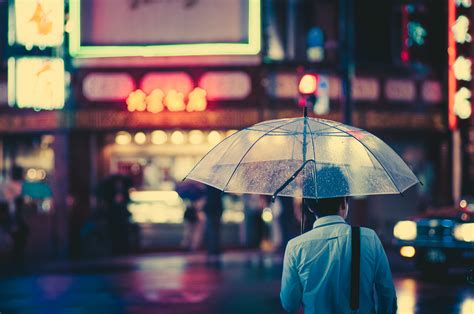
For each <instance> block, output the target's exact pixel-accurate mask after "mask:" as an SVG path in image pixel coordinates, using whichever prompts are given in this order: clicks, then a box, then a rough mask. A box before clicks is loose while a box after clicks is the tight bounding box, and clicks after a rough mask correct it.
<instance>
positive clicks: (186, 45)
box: [69, 0, 261, 58]
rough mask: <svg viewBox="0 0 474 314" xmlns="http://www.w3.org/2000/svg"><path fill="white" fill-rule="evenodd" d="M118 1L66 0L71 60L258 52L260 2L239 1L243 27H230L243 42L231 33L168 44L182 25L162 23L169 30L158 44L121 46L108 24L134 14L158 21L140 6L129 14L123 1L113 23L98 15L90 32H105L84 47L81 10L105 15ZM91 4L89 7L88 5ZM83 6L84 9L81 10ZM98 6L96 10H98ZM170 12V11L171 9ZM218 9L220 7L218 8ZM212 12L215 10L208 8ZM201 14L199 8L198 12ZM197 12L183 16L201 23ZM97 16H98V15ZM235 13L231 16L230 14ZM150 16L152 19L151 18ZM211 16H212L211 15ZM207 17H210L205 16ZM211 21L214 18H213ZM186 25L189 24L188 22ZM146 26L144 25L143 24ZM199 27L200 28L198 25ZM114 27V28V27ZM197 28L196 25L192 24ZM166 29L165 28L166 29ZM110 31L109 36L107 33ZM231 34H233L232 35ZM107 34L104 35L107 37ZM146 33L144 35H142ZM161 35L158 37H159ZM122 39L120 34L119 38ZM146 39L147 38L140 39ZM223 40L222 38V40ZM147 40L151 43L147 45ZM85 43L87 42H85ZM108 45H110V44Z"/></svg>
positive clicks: (206, 3)
mask: <svg viewBox="0 0 474 314" xmlns="http://www.w3.org/2000/svg"><path fill="white" fill-rule="evenodd" d="M118 2H119V1H117V2H116V1H100V0H97V1H95V2H93V1H81V0H70V1H69V16H70V19H69V23H70V40H69V53H70V55H71V56H73V57H78V58H83V57H84V58H88V57H129V56H209V55H256V54H258V53H259V52H260V48H261V12H260V11H261V8H260V2H261V0H247V1H243V2H244V3H245V5H243V6H240V3H241V2H240V1H236V2H235V3H236V4H237V5H239V6H238V8H239V9H242V10H244V9H246V10H247V12H246V14H245V15H246V21H247V25H234V26H233V27H232V29H233V30H234V31H235V30H237V31H240V30H241V29H242V27H245V28H246V31H245V34H242V35H243V37H244V38H245V40H243V41H242V38H241V37H239V39H238V40H236V35H235V34H233V33H231V34H228V36H227V37H229V39H225V40H222V39H216V38H222V34H221V35H219V36H217V37H216V38H214V39H209V40H207V39H206V37H205V36H204V37H203V38H201V39H200V40H195V41H192V40H190V39H186V40H183V41H181V42H178V43H170V42H169V39H168V38H167V36H168V35H169V34H168V33H172V31H175V30H178V29H182V28H183V25H182V23H183V21H181V22H179V23H180V24H179V25H178V24H176V25H175V26H179V27H174V29H173V27H171V28H169V25H170V24H166V22H165V21H164V20H163V21H160V22H162V23H165V24H164V27H162V28H163V29H171V30H170V31H164V32H162V35H163V36H162V37H163V38H161V40H159V41H158V43H156V41H153V39H151V37H150V38H148V39H144V40H143V41H140V42H134V45H130V44H128V45H127V44H121V42H120V40H117V38H119V39H120V38H121V37H123V36H121V35H120V34H119V36H117V34H116V33H114V30H115V31H116V29H117V27H114V26H113V25H112V24H114V23H116V21H117V20H121V22H120V23H121V24H123V23H122V22H123V19H124V18H126V19H127V20H130V19H136V17H137V16H140V15H139V14H138V13H136V14H135V12H139V13H140V14H142V16H143V14H145V15H146V16H150V17H151V18H154V19H155V20H160V19H159V18H157V17H156V14H158V13H157V11H154V10H149V9H147V8H145V9H143V8H142V6H140V7H138V8H136V10H131V9H129V8H127V7H126V6H127V4H126V3H124V2H125V1H120V2H121V4H120V6H122V7H123V9H122V8H121V9H120V10H118V11H120V12H122V13H123V14H124V17H122V18H119V19H117V18H116V17H113V18H111V17H107V16H104V15H101V20H100V21H99V20H98V22H101V23H102V22H103V24H101V25H102V27H99V28H98V29H97V30H94V32H97V31H99V32H102V31H101V30H106V29H107V31H103V32H102V33H101V34H100V35H101V36H102V37H103V38H102V37H101V39H100V40H98V42H99V43H98V44H90V43H88V44H85V43H84V42H83V38H84V35H85V34H86V33H87V28H86V27H84V26H83V25H81V10H84V8H87V5H89V6H91V7H92V8H93V9H90V10H89V11H86V12H85V14H92V13H93V12H94V11H92V12H91V10H97V12H99V11H100V10H102V11H104V12H106V11H107V8H108V7H107V6H111V5H114V6H117V5H119V4H118ZM176 2H177V1H169V2H158V1H156V2H151V1H146V2H144V3H145V4H148V5H162V6H163V7H166V8H172V6H176ZM91 3H92V4H91ZM210 4H212V5H213V6H215V4H220V2H215V3H214V4H213V3H212V2H210ZM210 4H209V2H205V1H202V2H200V3H199V5H200V6H206V5H210ZM84 5H86V6H84ZM98 5H100V7H99V6H98ZM165 5H166V6H165ZM173 8H174V7H173ZM221 8H222V7H221ZM212 9H215V8H211V10H212ZM200 10H201V11H202V8H201V9H200ZM102 11H100V12H99V13H101V12H102ZM201 11H199V10H198V9H195V10H191V9H189V7H188V10H187V11H186V14H192V12H195V13H194V14H195V18H196V19H197V18H199V19H201V21H202V20H205V19H206V16H200V15H199V12H201ZM214 11H215V10H212V12H211V11H209V10H207V14H214V13H213V12H214ZM180 12H185V11H183V10H182V9H181V10H179V11H171V14H166V15H165V16H163V18H166V19H167V20H168V17H170V16H172V17H174V14H176V13H180ZM99 13H98V14H99ZM234 13H235V12H234ZM153 14H154V16H153ZM214 15H215V14H214ZM125 16H128V17H130V18H127V17H125ZM209 16H210V15H209ZM214 18H215V17H214ZM176 21H179V19H175V20H174V21H173V22H174V23H176ZM196 21H197V22H196V23H199V22H198V21H199V20H196ZM188 23H189V21H188ZM143 24H146V23H143ZM201 24H204V22H202V23H201ZM114 25H115V24H114ZM196 25H198V24H196ZM167 27H168V28H167ZM109 29H110V32H108V30H109ZM214 29H215V30H218V29H219V28H218V27H217V28H215V27H214ZM223 29H227V28H226V27H223V28H222V27H221V28H220V30H223ZM208 30H209V32H205V31H200V32H199V31H198V29H196V30H193V29H186V32H182V33H181V35H183V34H184V35H186V34H188V33H189V34H192V33H193V31H194V32H197V33H198V34H200V36H203V34H207V33H210V32H211V31H212V29H208ZM234 31H233V32H234ZM107 32H108V33H107ZM124 32H128V34H130V33H131V31H130V29H129V30H125V31H124ZM142 33H146V32H142ZM152 33H154V34H155V35H156V34H159V33H160V32H158V31H157V28H156V27H154V28H153V32H152ZM160 34H161V33H160ZM122 35H123V34H122ZM92 37H94V38H95V37H100V36H98V35H97V34H93V35H92ZM137 37H139V34H135V36H132V38H134V40H138V38H137ZM144 37H147V36H144ZM104 38H106V39H113V40H112V41H111V40H106V39H104ZM224 38H226V37H224ZM150 39H151V41H150ZM86 42H87V41H86ZM101 42H107V43H109V44H102V43H101ZM111 42H112V43H111ZM110 43H111V44H110Z"/></svg>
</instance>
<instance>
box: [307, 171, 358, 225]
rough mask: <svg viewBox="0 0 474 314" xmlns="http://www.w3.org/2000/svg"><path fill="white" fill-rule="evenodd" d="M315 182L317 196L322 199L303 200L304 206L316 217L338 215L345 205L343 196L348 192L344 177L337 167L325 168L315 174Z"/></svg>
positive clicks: (347, 184)
mask: <svg viewBox="0 0 474 314" xmlns="http://www.w3.org/2000/svg"><path fill="white" fill-rule="evenodd" d="M316 181H317V191H318V196H321V197H323V198H320V199H311V198H305V199H304V202H305V204H306V206H308V208H309V209H310V210H311V211H312V212H313V213H314V214H315V215H316V216H318V217H324V216H328V215H337V214H339V209H341V207H344V206H343V205H344V204H345V197H344V196H345V195H348V194H349V192H350V188H349V183H348V181H347V178H346V176H345V175H344V174H343V173H342V171H341V169H340V168H339V167H335V166H326V167H322V168H321V169H320V170H319V171H318V172H317V173H316ZM331 196H335V197H331Z"/></svg>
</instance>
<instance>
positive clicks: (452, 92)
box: [448, 0, 472, 130]
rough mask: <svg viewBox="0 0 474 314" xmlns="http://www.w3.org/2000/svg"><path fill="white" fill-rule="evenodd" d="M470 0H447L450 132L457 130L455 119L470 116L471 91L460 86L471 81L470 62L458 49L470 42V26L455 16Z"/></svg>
mask: <svg viewBox="0 0 474 314" xmlns="http://www.w3.org/2000/svg"><path fill="white" fill-rule="evenodd" d="M471 5H472V3H471V1H470V0H449V2H448V27H449V28H448V123H449V128H450V129H451V130H455V129H456V128H457V118H460V119H467V118H469V117H470V116H471V114H472V108H471V101H470V98H471V91H470V90H469V89H468V88H466V87H463V86H461V87H460V88H458V87H459V86H458V85H460V84H462V81H465V82H470V81H471V80H472V61H471V60H470V58H469V57H466V56H463V54H462V53H461V52H459V50H458V47H457V45H459V48H463V47H464V46H465V45H467V44H468V43H470V42H471V41H472V37H471V35H470V34H469V25H470V24H471V22H470V20H469V18H468V17H467V16H466V15H459V16H457V12H456V11H457V8H456V7H460V8H461V7H463V8H469V7H471Z"/></svg>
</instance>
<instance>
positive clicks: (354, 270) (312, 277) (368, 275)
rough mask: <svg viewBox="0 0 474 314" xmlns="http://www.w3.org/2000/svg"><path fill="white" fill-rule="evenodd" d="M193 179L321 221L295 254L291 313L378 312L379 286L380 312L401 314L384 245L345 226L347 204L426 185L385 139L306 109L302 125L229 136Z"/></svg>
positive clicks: (288, 282) (287, 267) (288, 289)
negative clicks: (299, 209)
mask: <svg viewBox="0 0 474 314" xmlns="http://www.w3.org/2000/svg"><path fill="white" fill-rule="evenodd" d="M187 178H189V179H193V180H195V181H199V182H202V183H205V184H207V185H210V186H213V187H216V188H218V189H219V190H221V191H224V192H229V193H250V194H262V195H271V196H272V198H273V199H275V197H277V196H287V197H296V198H302V199H303V200H304V202H303V203H304V204H306V206H308V207H309V208H310V209H311V210H312V211H313V212H314V213H315V215H316V216H318V218H319V219H318V220H317V221H316V222H315V224H314V229H313V230H311V231H310V232H308V233H306V234H304V235H302V236H300V237H297V238H296V239H294V240H291V241H290V242H289V244H288V246H287V250H286V257H285V262H284V272H283V282H282V293H281V298H282V303H283V306H284V307H285V308H286V309H288V310H289V311H296V310H298V308H299V307H300V305H301V303H303V305H304V307H305V311H306V312H307V313H313V312H316V311H317V312H318V313H348V312H350V311H358V310H360V312H361V313H366V312H369V313H373V312H374V311H375V309H376V306H375V303H376V301H375V299H374V296H373V289H374V287H375V289H376V291H377V293H378V296H377V297H378V300H377V301H378V311H379V312H383V313H391V312H394V311H396V298H395V290H394V288H393V282H392V278H391V274H390V268H389V266H388V262H387V258H386V256H385V253H384V252H383V248H382V245H381V244H380V241H379V239H378V238H377V236H376V235H375V233H374V232H373V231H372V230H369V229H365V228H359V227H350V226H348V225H346V224H345V222H344V219H343V218H345V215H346V214H347V199H346V197H349V196H356V195H381V194H402V193H403V192H404V191H406V190H407V189H408V188H410V187H412V186H413V185H415V184H417V183H419V181H418V179H417V177H416V176H415V175H414V174H413V172H412V171H411V170H410V168H409V167H408V166H407V165H406V163H405V162H404V161H403V160H402V159H401V158H400V156H398V155H397V154H396V153H395V152H394V151H393V149H391V148H390V147H389V146H388V145H387V144H386V143H384V142H383V141H382V140H380V139H379V138H378V137H376V136H374V135H373V134H370V133H369V132H367V131H364V130H362V129H359V128H355V127H352V126H349V125H344V124H342V123H340V122H336V121H330V120H325V119H317V118H309V117H308V116H307V109H306V108H305V110H304V116H303V117H301V118H292V119H279V120H270V121H264V122H260V123H257V124H255V125H253V126H251V127H248V128H246V129H244V130H241V131H239V132H237V133H234V134H233V135H231V136H229V137H227V138H225V139H224V140H223V141H222V142H221V143H219V144H218V145H216V146H215V147H214V148H213V149H212V150H211V151H210V152H209V153H208V154H207V155H206V156H205V157H204V158H203V159H202V160H201V161H200V162H199V163H198V164H197V165H196V166H195V167H194V168H193V169H192V170H191V172H190V173H189V174H188V176H187ZM302 216H303V217H304V215H302ZM304 220H305V219H302V226H305V221H304ZM302 231H303V230H302ZM302 233H303V232H302ZM348 243H349V244H350V245H349V244H348ZM349 270H350V271H349ZM349 283H350V284H349ZM349 295H350V297H349ZM349 300H350V304H349Z"/></svg>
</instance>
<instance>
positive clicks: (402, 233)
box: [393, 220, 416, 240]
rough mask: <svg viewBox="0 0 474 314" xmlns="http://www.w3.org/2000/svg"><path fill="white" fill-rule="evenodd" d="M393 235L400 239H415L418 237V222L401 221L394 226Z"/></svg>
mask: <svg viewBox="0 0 474 314" xmlns="http://www.w3.org/2000/svg"><path fill="white" fill-rule="evenodd" d="M393 236H394V237H395V238H397V239H400V240H414V239H415V238H416V222H414V221H409V220H404V221H399V222H397V224H396V225H395V227H394V228H393Z"/></svg>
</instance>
